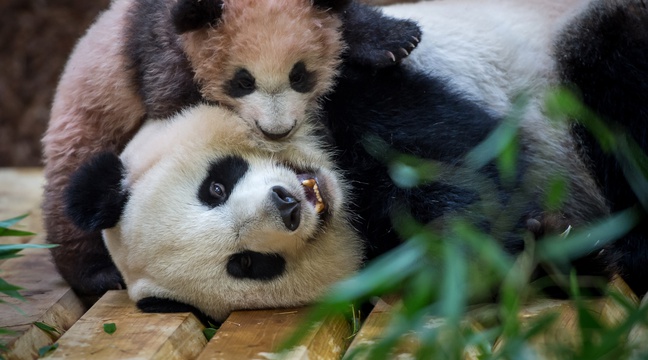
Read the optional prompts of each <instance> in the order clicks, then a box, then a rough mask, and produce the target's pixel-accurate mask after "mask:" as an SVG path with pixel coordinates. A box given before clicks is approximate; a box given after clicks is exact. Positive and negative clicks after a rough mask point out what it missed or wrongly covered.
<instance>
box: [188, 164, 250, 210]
mask: <svg viewBox="0 0 648 360" xmlns="http://www.w3.org/2000/svg"><path fill="white" fill-rule="evenodd" d="M248 168H249V165H248V163H247V161H245V160H244V159H243V158H241V157H239V156H228V157H225V158H222V159H218V160H217V161H215V162H214V163H212V164H211V165H210V167H209V169H208V170H207V176H206V177H205V179H204V180H203V182H202V184H201V185H200V188H199V189H198V194H196V196H197V197H198V199H199V200H200V202H201V203H203V204H205V205H206V206H209V207H212V208H213V207H216V206H219V205H222V204H224V203H225V202H226V201H227V199H228V198H229V195H230V194H231V193H232V191H233V189H234V187H235V186H236V184H237V183H238V181H239V180H240V179H241V178H242V177H243V176H245V173H246V172H247V171H248ZM213 184H217V185H220V186H221V187H222V191H223V194H222V195H219V196H214V194H212V192H211V191H210V188H211V187H212V185H213Z"/></svg>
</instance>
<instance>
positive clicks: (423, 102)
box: [324, 66, 601, 274]
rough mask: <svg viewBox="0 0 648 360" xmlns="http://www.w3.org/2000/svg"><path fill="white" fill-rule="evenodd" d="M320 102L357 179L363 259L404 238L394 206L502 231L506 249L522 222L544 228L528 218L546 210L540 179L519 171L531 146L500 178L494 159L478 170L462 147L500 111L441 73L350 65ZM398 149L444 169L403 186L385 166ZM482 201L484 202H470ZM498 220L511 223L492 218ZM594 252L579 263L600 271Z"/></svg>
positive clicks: (517, 244) (473, 142)
mask: <svg viewBox="0 0 648 360" xmlns="http://www.w3.org/2000/svg"><path fill="white" fill-rule="evenodd" d="M324 111H325V114H326V118H325V121H326V122H327V125H328V127H329V128H330V129H331V134H332V138H333V140H334V141H335V145H336V148H337V149H336V150H337V153H338V154H339V155H338V157H337V161H338V163H339V165H340V167H341V168H342V169H344V172H345V174H346V175H347V177H348V179H349V180H350V181H351V184H352V185H353V194H354V197H355V198H354V201H353V203H352V205H351V210H352V212H354V213H356V214H358V215H359V216H358V217H357V223H356V227H357V228H358V229H359V230H360V232H361V233H362V235H363V236H364V237H365V240H366V242H367V245H368V246H367V248H368V257H369V258H373V257H375V256H377V255H380V254H382V253H384V252H385V251H387V250H389V249H391V248H393V247H395V246H397V245H399V244H400V243H401V241H402V240H403V238H402V237H401V236H400V234H397V232H396V230H395V229H394V228H395V227H397V226H395V225H397V223H395V222H394V219H395V218H396V217H397V216H398V215H399V213H400V214H402V213H409V214H410V215H411V216H412V217H413V218H414V219H415V220H417V221H418V222H420V223H422V224H427V225H429V226H434V227H437V226H439V225H440V224H438V223H439V221H443V219H444V218H445V217H447V216H452V215H455V214H461V215H463V216H465V217H466V219H467V220H469V221H471V222H472V223H473V224H474V225H476V226H478V227H480V228H481V229H482V230H484V231H487V232H489V233H491V235H493V237H494V238H496V239H500V240H501V241H502V246H503V247H504V248H505V249H506V250H507V251H508V252H509V253H511V254H517V253H519V252H520V251H521V250H523V248H524V242H523V235H524V234H525V232H526V231H527V230H533V232H534V233H542V232H543V231H544V229H540V228H530V226H529V225H528V221H529V220H530V219H540V220H542V221H544V218H543V208H542V206H541V204H540V199H539V198H538V194H537V193H536V191H535V186H534V185H536V184H533V183H530V182H529V181H527V180H528V179H526V178H525V177H524V176H525V173H526V170H527V169H528V167H529V166H530V159H529V157H528V153H527V150H526V149H525V148H521V149H520V151H519V154H518V161H517V166H516V168H517V174H516V175H514V176H513V178H504V177H501V176H500V172H499V171H498V169H497V168H496V166H495V164H493V163H490V164H487V165H486V166H484V167H481V168H479V169H476V168H472V167H471V166H470V165H469V164H467V163H465V162H464V157H465V155H466V154H467V153H468V152H469V151H470V150H472V149H474V148H475V147H476V146H477V145H478V144H480V143H481V142H482V141H483V140H484V139H485V138H486V137H487V136H488V135H489V134H490V133H491V132H492V131H493V130H494V129H495V128H496V127H497V126H498V125H499V124H500V123H501V120H500V119H496V118H493V117H492V116H491V115H489V114H488V113H487V112H486V111H485V110H483V109H482V108H481V107H479V106H478V105H476V104H475V103H472V102H470V101H468V100H466V99H465V98H463V97H462V96H461V95H460V94H457V93H455V92H453V90H452V89H450V88H448V87H447V86H446V83H445V82H444V81H443V80H440V79H436V78H433V77H429V76H428V75H426V74H423V73H416V72H413V71H411V70H408V69H406V68H404V67H392V68H387V69H383V70H381V71H378V72H374V71H373V70H371V69H366V68H358V67H353V66H347V67H345V68H344V69H343V71H342V75H341V76H340V78H339V80H338V85H337V87H336V89H335V91H334V92H333V93H332V94H331V95H330V96H329V98H328V100H327V101H326V102H325V104H324ZM399 154H406V155H408V156H415V157H417V158H421V159H425V161H427V162H428V164H429V163H433V164H435V165H433V166H440V167H439V169H440V170H441V172H440V174H441V176H440V177H439V178H437V179H434V180H431V181H427V182H425V183H423V184H421V185H419V186H414V187H399V186H398V185H397V184H396V183H395V181H394V180H393V178H392V177H391V176H390V165H389V164H390V163H393V161H394V160H396V159H398V158H399V157H401V155H399ZM405 161H406V162H408V161H409V162H411V163H412V164H415V163H416V161H414V160H405ZM478 202H479V203H480V205H482V206H481V207H479V208H476V207H475V205H476V204H477V203H478ZM502 221H503V222H504V223H506V224H508V225H507V226H505V227H502V228H500V227H498V226H495V223H497V224H500V222H502ZM440 227H441V229H442V228H443V226H442V225H440ZM594 257H595V256H594V255H591V256H587V258H588V259H587V264H586V265H587V266H584V267H583V268H582V272H586V273H595V274H600V271H599V269H600V268H601V266H600V264H598V262H597V261H596V259H594Z"/></svg>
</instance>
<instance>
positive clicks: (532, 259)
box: [283, 89, 648, 360]
mask: <svg viewBox="0 0 648 360" xmlns="http://www.w3.org/2000/svg"><path fill="white" fill-rule="evenodd" d="M527 103H528V100H527V98H525V97H520V99H518V101H516V103H515V104H514V107H513V110H512V111H511V114H510V116H508V117H507V118H506V119H505V121H503V122H502V124H501V125H500V126H499V128H497V129H496V130H495V131H494V132H493V133H492V134H491V135H490V136H489V137H488V138H487V139H486V140H485V141H483V142H482V143H481V144H480V145H479V146H478V147H476V148H475V149H474V150H473V151H471V152H470V153H469V154H467V156H466V158H465V161H464V164H465V166H464V168H461V169H457V168H449V167H448V166H447V165H445V164H440V163H438V162H432V161H428V160H425V159H417V158H415V157H412V156H409V155H404V154H398V153H394V152H393V151H390V150H389V149H388V148H387V146H386V144H385V143H384V142H382V141H381V140H380V139H375V138H372V137H367V138H366V139H364V146H365V148H366V149H367V150H368V151H369V153H370V154H372V155H373V156H375V157H376V158H378V159H380V160H381V161H383V162H384V163H385V164H387V166H388V167H389V171H390V176H391V177H392V179H393V180H394V182H395V183H396V184H397V185H398V186H401V187H414V186H417V185H419V184H423V183H426V182H430V181H453V178H457V177H461V178H465V176H479V175H478V174H475V173H474V172H473V171H472V170H475V169H479V168H481V167H483V166H484V165H486V164H488V163H490V162H495V164H496V165H497V167H498V169H499V171H500V174H501V176H502V178H503V179H506V178H511V177H513V176H514V174H515V164H516V158H517V153H518V148H519V132H518V127H519V119H520V117H521V114H522V113H523V109H524V107H525V106H526V105H527ZM546 108H547V109H548V112H549V113H550V114H551V117H552V118H553V119H556V121H565V120H567V119H569V120H570V121H579V122H580V123H581V124H583V125H584V126H585V127H586V128H587V129H588V130H589V131H591V132H592V133H593V134H594V135H595V136H596V138H597V139H598V140H599V142H600V143H601V145H602V147H603V149H605V150H606V151H608V152H610V153H613V154H614V155H615V156H616V158H617V159H618V161H619V162H620V163H621V164H622V165H623V169H624V172H625V173H626V175H627V176H628V178H629V180H630V183H631V186H632V187H633V189H634V190H635V191H636V194H637V197H638V198H639V199H640V203H641V205H642V206H643V207H644V208H646V209H648V206H647V205H648V185H647V184H648V183H647V180H646V179H648V166H647V165H646V164H648V161H646V155H645V154H644V153H643V152H642V151H641V150H640V148H639V146H638V145H637V144H636V143H634V141H632V139H631V138H630V137H628V136H625V134H624V133H623V132H621V131H618V130H617V129H610V128H609V127H608V126H607V125H606V124H605V123H604V122H603V121H602V120H601V119H599V118H598V117H597V116H596V115H595V114H593V113H592V112H591V111H589V110H588V109H587V108H585V107H584V106H583V105H582V104H581V102H580V101H579V100H578V98H577V97H576V96H575V95H573V94H572V93H571V92H569V91H567V90H565V89H558V90H555V91H553V92H552V93H551V94H550V96H549V97H548V102H547V106H546ZM473 179H474V178H473ZM482 180H483V181H486V182H488V181H490V180H487V179H475V181H482ZM568 191H569V189H568V186H567V183H566V181H565V179H563V178H561V177H560V176H556V177H555V179H554V180H553V181H551V182H550V184H549V186H548V189H547V191H546V192H545V193H546V199H544V204H545V206H546V208H547V209H548V210H556V209H560V207H561V205H562V203H563V199H564V198H565V196H566V195H567V194H568ZM518 195H519V196H524V194H523V193H522V194H518ZM484 198H487V194H485V195H484ZM476 206H479V204H477V205H476ZM485 208H489V209H490V211H487V212H485V213H484V214H485V216H488V217H491V218H490V220H493V222H495V223H496V222H497V221H500V219H497V218H496V217H505V215H504V214H503V213H505V212H506V211H511V209H510V208H508V207H507V209H506V210H504V209H492V208H491V207H490V204H489V206H487V207H483V209H485ZM512 211H514V209H513V210H512ZM639 216H640V215H639V212H638V211H637V210H636V209H628V210H626V211H622V212H620V213H616V214H612V216H610V217H609V218H606V219H602V220H599V221H597V222H595V223H593V224H592V225H591V226H589V227H587V228H582V229H574V230H572V231H569V232H566V233H565V234H560V235H553V236H549V237H547V238H544V239H543V240H542V241H540V242H538V243H535V242H534V241H533V239H530V238H529V239H527V240H526V241H525V250H524V252H523V253H522V254H520V255H519V256H517V257H511V256H509V255H508V254H506V253H505V252H504V251H503V250H502V247H501V246H500V243H499V242H498V240H497V235H498V234H497V232H493V233H484V232H483V231H480V230H479V229H477V228H476V227H475V226H473V225H472V224H474V223H475V222H474V221H471V220H472V219H468V218H465V217H461V216H460V215H459V216H457V217H455V218H452V219H444V226H443V227H442V230H434V229H433V228H432V227H429V226H424V225H425V224H418V223H416V221H414V220H413V219H412V217H411V216H408V214H399V215H397V216H395V217H394V219H393V223H394V227H395V228H396V230H397V231H398V232H399V233H400V234H401V236H402V238H403V239H406V241H404V243H403V244H402V245H401V246H399V247H398V248H396V249H394V250H392V251H391V252H389V253H387V254H384V255H383V256H381V257H379V258H377V259H374V260H373V261H371V262H370V263H368V264H367V266H366V267H365V268H364V269H363V270H362V271H360V272H359V273H358V274H357V275H355V276H354V277H352V278H350V279H347V280H345V281H342V282H340V283H339V284H337V285H336V286H335V287H333V288H332V289H331V290H330V291H329V292H328V294H327V295H326V296H325V297H324V298H323V299H322V300H321V302H320V303H319V304H318V305H317V306H316V307H314V309H313V311H312V312H311V314H310V317H309V319H308V321H307V323H306V324H305V325H304V327H303V328H302V329H300V330H299V331H297V332H296V333H295V334H294V336H293V337H292V338H291V339H289V341H287V342H286V343H285V344H284V347H283V348H290V347H292V346H294V345H296V344H297V342H298V341H299V339H300V337H301V336H303V334H304V333H305V332H306V331H305V330H306V329H307V326H310V324H313V323H315V322H318V321H321V320H322V319H323V318H324V317H326V316H328V315H330V314H332V313H338V314H339V313H342V314H347V316H348V314H349V308H350V306H349V305H350V304H353V305H354V306H359V305H360V304H362V303H363V302H367V301H373V300H375V299H376V297H380V296H383V295H387V294H393V293H396V294H399V295H400V296H401V304H400V305H401V306H397V307H394V311H393V314H392V318H391V322H390V324H389V326H388V327H387V328H386V330H385V333H384V334H383V335H382V336H381V337H380V338H379V339H376V341H375V342H373V343H372V344H370V345H366V346H361V347H360V348H356V349H355V350H354V351H353V352H352V353H351V354H347V357H349V358H354V357H358V358H363V359H372V360H373V359H387V358H390V354H393V353H392V352H391V351H392V350H393V349H394V347H395V346H397V344H398V343H399V341H401V339H403V337H404V336H407V337H408V338H410V339H411V338H414V340H415V342H416V343H417V344H418V346H417V350H416V354H415V356H416V358H420V359H462V358H464V352H465V351H467V350H468V349H472V350H474V351H477V352H478V353H479V354H480V357H479V358H480V359H536V358H544V356H550V357H552V358H555V359H583V360H585V359H587V360H592V359H615V360H616V359H624V358H628V357H629V356H630V355H632V357H633V358H644V357H643V354H640V353H637V351H639V350H638V349H633V348H632V345H629V344H628V343H627V341H626V339H627V338H628V334H629V332H630V331H631V330H632V329H633V328H635V327H645V326H647V325H648V316H647V314H646V313H647V312H648V307H646V306H643V307H638V306H636V305H635V304H633V303H632V302H631V301H630V300H628V298H627V297H625V296H623V295H621V294H619V293H616V292H615V291H613V290H610V289H609V288H606V287H605V284H601V285H600V291H601V292H603V293H604V294H605V295H606V296H609V297H610V298H611V299H613V300H612V301H614V302H616V303H617V304H618V305H619V307H621V308H623V309H625V311H626V312H627V316H626V317H625V319H623V320H622V321H620V322H619V323H618V324H616V325H606V324H604V323H602V322H601V321H600V320H599V319H598V318H597V316H596V315H595V314H592V313H591V310H589V309H588V306H587V302H588V301H589V300H588V298H587V297H586V296H584V295H582V294H581V293H580V288H579V286H578V281H577V278H576V276H575V274H574V272H573V271H570V270H569V264H570V260H572V259H574V258H577V257H579V256H582V255H584V254H586V253H589V252H591V251H593V250H594V249H597V248H601V247H602V246H604V245H605V244H607V243H609V242H611V241H614V240H615V239H617V238H618V237H620V236H622V235H623V234H625V233H626V232H627V231H629V230H630V229H631V228H632V227H633V226H634V225H635V224H637V222H638V221H640V220H641V219H640V217H639ZM502 224H504V225H502V226H506V225H507V224H508V225H511V224H510V222H509V223H507V222H506V221H504V222H502ZM435 228H436V227H435ZM591 234H596V236H590V235H591ZM540 264H543V266H544V267H545V268H549V269H552V267H553V268H555V269H560V270H561V271H558V272H557V275H556V276H554V277H553V278H552V281H553V282H552V283H558V284H560V285H564V286H565V288H566V289H567V290H566V291H567V292H568V296H569V298H570V299H571V300H572V303H573V306H574V307H575V311H576V313H577V314H578V321H577V327H578V331H579V333H580V334H581V336H580V337H579V338H578V339H575V340H574V341H577V344H575V346H573V345H574V344H571V345H572V346H568V345H567V344H566V343H565V342H556V343H544V344H543V347H541V348H539V347H538V345H537V344H536V343H534V339H535V338H537V337H538V336H540V335H541V334H543V332H546V331H552V330H551V329H552V328H551V326H552V324H554V323H555V321H556V319H557V317H558V314H547V315H542V316H538V317H535V318H533V319H531V320H529V321H526V322H524V323H523V321H522V320H521V318H520V316H519V312H520V310H521V309H522V307H523V306H524V305H525V304H528V303H529V301H530V300H531V299H534V298H537V297H538V296H539V294H541V292H542V291H541V290H542V287H543V286H545V285H547V281H542V279H540V280H539V281H531V279H532V273H533V272H534V269H536V268H537V267H538V266H539V265H540ZM560 274H562V276H561V275H560ZM494 299H497V300H496V301H493V300H494ZM485 302H486V303H488V304H489V305H483V306H481V309H482V310H481V312H480V313H479V314H480V315H477V314H478V312H476V311H475V306H474V304H476V303H482V304H483V303H485ZM484 309H486V310H484ZM484 314H490V315H488V316H486V315H484ZM477 320H479V321H478V322H479V324H480V325H479V326H475V325H474V324H475V323H476V322H477ZM497 339H500V340H498V345H497V346H496V347H495V346H494V344H495V342H496V340H497ZM633 350H634V352H633ZM646 358H648V357H646Z"/></svg>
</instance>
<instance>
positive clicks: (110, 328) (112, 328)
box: [103, 323, 117, 335]
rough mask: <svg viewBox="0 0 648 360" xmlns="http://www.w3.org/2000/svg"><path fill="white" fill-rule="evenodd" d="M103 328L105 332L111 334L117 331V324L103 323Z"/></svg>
mask: <svg viewBox="0 0 648 360" xmlns="http://www.w3.org/2000/svg"><path fill="white" fill-rule="evenodd" d="M103 329H104V332H105V333H106V334H109V335H112V334H114V333H115V331H117V325H115V323H107V324H103Z"/></svg>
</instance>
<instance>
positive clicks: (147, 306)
mask: <svg viewBox="0 0 648 360" xmlns="http://www.w3.org/2000/svg"><path fill="white" fill-rule="evenodd" d="M137 308H138V309H140V310H142V312H145V313H180V312H190V313H192V314H194V315H195V316H196V317H197V318H198V320H200V321H201V322H202V323H203V324H205V325H208V324H213V325H219V324H220V322H218V321H216V320H214V319H213V318H211V317H209V316H207V315H205V314H204V313H203V312H202V311H200V310H198V309H197V308H195V307H193V306H191V305H188V304H185V303H181V302H179V301H175V300H170V299H163V298H158V297H154V296H151V297H146V298H143V299H141V300H139V301H138V302H137Z"/></svg>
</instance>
